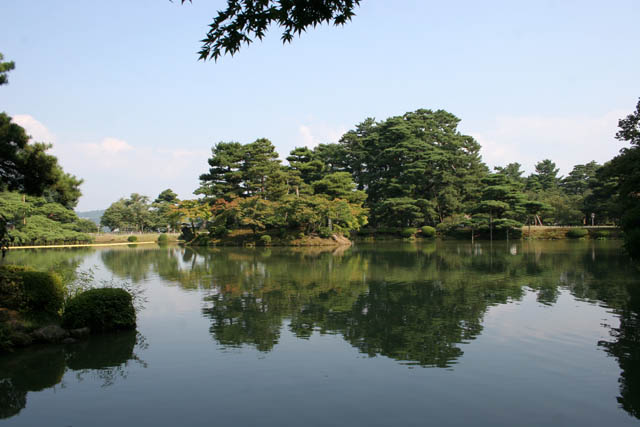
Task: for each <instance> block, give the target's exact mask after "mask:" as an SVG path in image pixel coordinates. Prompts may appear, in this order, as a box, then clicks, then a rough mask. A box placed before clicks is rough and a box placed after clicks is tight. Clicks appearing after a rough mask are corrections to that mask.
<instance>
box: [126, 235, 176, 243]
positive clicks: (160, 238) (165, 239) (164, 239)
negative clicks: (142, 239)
mask: <svg viewBox="0 0 640 427" xmlns="http://www.w3.org/2000/svg"><path fill="white" fill-rule="evenodd" d="M132 237H133V236H132ZM168 241H169V236H167V235H166V233H162V234H161V235H159V236H158V243H159V244H161V245H164V244H166V243H167V242H168Z"/></svg>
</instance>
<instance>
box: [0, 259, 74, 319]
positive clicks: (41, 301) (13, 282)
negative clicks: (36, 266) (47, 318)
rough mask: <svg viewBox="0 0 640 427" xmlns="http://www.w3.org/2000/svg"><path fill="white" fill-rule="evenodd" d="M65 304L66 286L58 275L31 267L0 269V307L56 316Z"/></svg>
mask: <svg viewBox="0 0 640 427" xmlns="http://www.w3.org/2000/svg"><path fill="white" fill-rule="evenodd" d="M63 303H64V286H63V284H62V280H61V279H60V276H58V275H57V274H55V273H47V272H41V271H35V270H33V269H32V268H29V267H23V266H17V265H7V266H2V267H0V306H3V307H5V308H10V309H13V310H18V311H27V312H34V313H43V314H52V315H56V314H58V312H59V311H60V309H61V308H62V304H63Z"/></svg>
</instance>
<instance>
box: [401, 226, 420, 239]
mask: <svg viewBox="0 0 640 427" xmlns="http://www.w3.org/2000/svg"><path fill="white" fill-rule="evenodd" d="M417 232H418V229H417V228H413V227H407V228H403V229H402V231H401V232H400V235H401V236H402V237H405V238H406V237H414V236H415V235H416V233H417Z"/></svg>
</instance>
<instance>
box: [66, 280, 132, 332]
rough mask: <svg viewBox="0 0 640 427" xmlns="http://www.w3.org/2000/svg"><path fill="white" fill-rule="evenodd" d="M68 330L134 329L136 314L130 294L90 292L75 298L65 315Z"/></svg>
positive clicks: (123, 291)
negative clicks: (86, 328) (85, 328)
mask: <svg viewBox="0 0 640 427" xmlns="http://www.w3.org/2000/svg"><path fill="white" fill-rule="evenodd" d="M62 326H63V327H65V328H67V329H77V328H84V327H89V328H90V329H91V330H92V331H95V332H106V331H112V330H118V329H132V328H134V327H135V326H136V311H135V309H134V308H133V298H132V296H131V294H129V292H127V291H125V290H124V289H117V288H100V289H90V290H88V291H86V292H82V293H80V294H78V295H77V296H75V297H74V298H72V299H71V300H70V301H69V302H68V303H67V306H66V307H65V310H64V313H63V315H62Z"/></svg>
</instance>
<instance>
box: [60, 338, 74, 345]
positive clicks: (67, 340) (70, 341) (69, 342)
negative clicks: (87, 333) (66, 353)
mask: <svg viewBox="0 0 640 427" xmlns="http://www.w3.org/2000/svg"><path fill="white" fill-rule="evenodd" d="M75 342H76V340H75V339H73V338H65V339H63V340H62V344H74V343H75Z"/></svg>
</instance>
